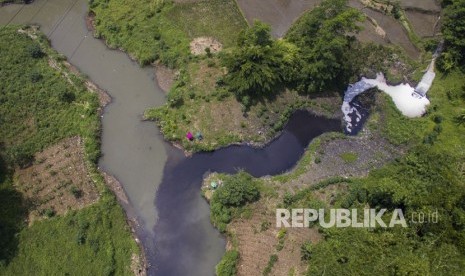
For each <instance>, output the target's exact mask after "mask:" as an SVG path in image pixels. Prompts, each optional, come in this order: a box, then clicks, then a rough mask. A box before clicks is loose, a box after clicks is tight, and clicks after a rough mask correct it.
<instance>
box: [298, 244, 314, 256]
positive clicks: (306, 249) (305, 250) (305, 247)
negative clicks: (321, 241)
mask: <svg viewBox="0 0 465 276" xmlns="http://www.w3.org/2000/svg"><path fill="white" fill-rule="evenodd" d="M312 250H313V244H312V242H311V241H307V242H304V243H303V244H302V246H301V247H300V256H301V257H300V258H301V260H302V261H309V260H310V259H311V258H312Z"/></svg>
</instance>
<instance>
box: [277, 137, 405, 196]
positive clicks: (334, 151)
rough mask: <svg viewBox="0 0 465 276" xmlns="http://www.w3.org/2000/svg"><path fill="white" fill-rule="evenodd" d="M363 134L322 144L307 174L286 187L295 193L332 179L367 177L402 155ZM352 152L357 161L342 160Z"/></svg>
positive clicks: (383, 143) (380, 139)
mask: <svg viewBox="0 0 465 276" xmlns="http://www.w3.org/2000/svg"><path fill="white" fill-rule="evenodd" d="M364 131H365V133H362V134H359V136H356V137H352V136H347V137H346V138H344V139H336V140H330V141H326V142H323V143H322V145H320V148H319V149H318V150H317V152H316V153H315V155H314V162H312V163H311V164H309V165H308V167H307V169H306V170H305V171H306V172H305V173H304V174H302V175H301V176H299V177H298V178H297V179H295V180H292V181H290V182H288V183H286V185H285V186H286V187H288V188H289V189H292V190H300V189H302V188H305V187H308V186H309V185H312V184H315V183H318V182H320V181H322V180H324V179H327V178H331V177H337V176H338V177H347V178H352V177H364V176H366V175H367V174H368V173H369V172H370V171H371V170H373V169H376V168H379V167H381V166H383V165H384V164H386V163H387V162H389V161H392V160H393V159H394V158H395V157H397V156H398V155H399V151H400V149H398V148H396V147H394V146H392V145H391V144H390V143H389V142H388V141H386V140H384V139H383V138H381V137H374V136H372V135H370V134H369V133H366V130H364ZM349 152H350V153H353V154H355V155H356V156H357V160H356V161H355V162H346V161H345V160H344V159H343V158H342V157H341V156H342V155H343V154H344V153H349ZM315 160H318V161H317V162H315Z"/></svg>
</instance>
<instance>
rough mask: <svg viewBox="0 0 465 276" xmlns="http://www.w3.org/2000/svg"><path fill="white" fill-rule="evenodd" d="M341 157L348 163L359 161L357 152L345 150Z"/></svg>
mask: <svg viewBox="0 0 465 276" xmlns="http://www.w3.org/2000/svg"><path fill="white" fill-rule="evenodd" d="M341 159H342V160H344V162H346V163H354V162H356V161H357V159H358V156H357V153H355V152H344V153H342V154H341Z"/></svg>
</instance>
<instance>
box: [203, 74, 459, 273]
mask: <svg viewBox="0 0 465 276" xmlns="http://www.w3.org/2000/svg"><path fill="white" fill-rule="evenodd" d="M462 77H463V73H460V72H454V73H453V74H451V75H448V76H444V77H443V78H439V79H438V80H437V81H436V82H435V83H434V85H433V88H432V89H431V91H430V99H431V101H432V103H433V104H435V105H436V108H435V109H434V111H433V110H431V111H430V113H428V114H427V115H426V116H425V117H423V118H417V119H407V118H405V117H403V116H402V115H401V114H400V112H399V111H397V110H396V108H395V106H394V104H393V103H392V100H390V98H389V97H388V96H386V95H383V94H376V95H375V96H374V97H375V98H376V101H375V104H373V105H371V107H372V109H371V110H370V113H371V116H370V118H369V120H368V122H367V123H366V127H365V129H364V130H363V131H362V133H361V134H359V135H358V136H355V137H341V136H338V135H332V134H325V135H322V136H320V137H319V138H317V139H315V140H313V142H312V143H311V144H310V145H309V147H308V149H307V150H306V153H305V155H304V157H303V158H302V159H301V161H300V163H299V164H297V165H296V167H295V168H294V169H293V170H292V171H290V172H287V173H285V174H283V175H278V176H273V177H264V178H256V179H254V180H253V181H258V182H259V183H260V184H259V185H258V187H259V190H260V198H259V200H258V201H256V202H250V203H247V204H245V205H243V206H240V207H237V208H233V209H232V210H230V214H231V216H232V218H231V221H230V222H229V223H228V224H227V226H226V227H225V228H221V229H223V231H225V235H226V237H227V239H228V246H227V250H228V252H229V254H228V253H227V254H226V255H225V257H224V258H225V259H224V261H222V262H221V266H220V267H217V269H224V267H225V264H227V265H228V268H229V269H230V271H235V273H237V275H259V274H269V275H286V274H291V275H302V274H305V273H309V272H312V273H315V274H320V273H323V272H325V271H326V272H328V271H330V272H331V274H334V275H336V274H340V273H344V271H347V269H348V268H347V266H348V265H349V266H350V269H352V270H354V271H360V269H363V271H370V273H371V272H376V273H378V274H380V275H386V274H385V271H386V267H391V266H395V267H398V268H399V267H400V268H401V269H404V270H406V271H410V272H418V271H421V272H422V274H425V273H432V274H435V273H436V272H440V271H442V269H439V268H437V267H435V266H434V265H433V266H430V265H428V266H426V267H423V268H422V266H415V267H413V268H409V266H405V265H404V262H403V261H402V260H403V259H408V260H409V262H415V263H418V262H420V263H423V264H434V263H435V260H436V258H437V255H436V252H437V250H438V249H437V247H436V246H434V247H428V246H427V245H426V244H427V243H428V242H429V241H428V240H426V241H425V240H424V239H423V238H422V237H423V234H424V233H423V232H422V233H419V232H418V231H426V232H428V235H432V238H433V239H437V238H439V237H441V236H442V235H444V231H443V229H445V228H448V227H450V226H451V225H450V223H454V222H451V221H450V220H449V218H450V219H452V217H454V212H460V213H463V212H465V210H463V208H461V207H458V208H452V209H453V211H452V209H447V208H446V209H444V207H442V206H443V205H441V204H442V203H440V202H442V201H443V200H444V201H447V200H450V199H452V198H462V197H463V183H464V182H463V179H464V177H465V175H464V174H463V160H464V158H465V155H464V153H465V145H464V144H463V143H462V142H459V141H458V140H457V139H459V137H461V135H463V134H462V132H464V131H465V129H464V127H463V125H457V123H456V119H454V118H457V116H458V114H460V110H461V107H460V106H461V105H462V103H463V98H462V99H460V98H459V95H461V94H463V93H462V92H463V91H461V90H460V89H459V90H454V89H453V88H454V87H458V86H457V84H458V83H459V80H460V79H461V78H462ZM451 88H452V89H453V91H455V92H447V91H451V90H450V89H451ZM450 93H452V94H453V95H452V94H450ZM448 94H449V95H448ZM454 95H455V96H454ZM364 97H366V96H364ZM449 99H451V100H449ZM432 134H434V135H432ZM432 136H434V137H435V138H434V139H433V140H431V138H430V137H432ZM425 156H429V158H428V157H425ZM446 160H449V161H446ZM444 162H445V163H444ZM449 162H452V163H449ZM447 163H449V165H448V164H447ZM426 168H427V169H426ZM446 175H447V177H446V178H443V177H445V176H446ZM237 177H239V176H238V175H232V176H230V175H227V174H217V173H214V174H209V175H208V176H206V177H205V178H204V182H203V185H202V194H203V195H204V196H205V197H206V198H207V200H208V201H210V203H211V198H212V195H214V193H216V192H218V190H219V189H222V186H223V185H224V184H225V182H227V181H231V179H235V178H237ZM412 179H417V180H418V181H414V180H412ZM420 179H421V180H420ZM439 179H443V180H439ZM445 179H447V180H445ZM212 183H215V185H214V186H215V188H212ZM437 185H439V186H440V187H438V186H437ZM449 185H452V187H450V186H449ZM446 186H447V187H449V188H446ZM424 189H427V190H428V192H426V191H425V190H424ZM430 189H433V190H435V191H436V192H435V193H433V194H432V193H431V192H429V190H430ZM451 189H452V190H451ZM421 191H425V192H421ZM439 191H442V192H441V193H442V194H441V199H440V200H439V201H440V202H437V200H438V196H437V194H436V193H438V192H439ZM459 191H460V192H459ZM457 192H459V193H460V196H458V197H456V196H455V195H454V194H456V193H457ZM419 193H420V195H421V197H419ZM386 199H387V200H386ZM409 202H412V203H409ZM389 204H393V205H394V206H403V208H404V209H403V210H404V215H405V217H406V218H407V217H409V216H410V214H412V212H413V213H414V212H418V211H419V210H420V209H421V210H425V209H423V208H426V210H439V213H440V214H441V216H445V217H446V219H445V220H442V221H441V222H440V224H441V226H439V228H435V227H433V228H430V227H427V229H425V228H423V227H422V225H415V224H411V221H408V222H407V223H408V227H407V228H403V229H398V228H394V229H383V231H372V230H368V231H367V230H365V229H363V228H350V227H349V228H322V227H321V226H319V225H318V224H311V225H310V227H309V228H307V227H305V228H284V227H281V228H278V227H276V210H277V208H287V209H292V208H313V209H319V208H324V209H326V210H327V209H329V208H349V209H350V208H356V209H357V210H359V211H361V210H363V209H364V208H367V206H368V207H371V208H374V207H375V206H376V207H377V208H386V207H387V206H392V205H389ZM404 204H405V205H404ZM417 204H418V205H417ZM212 208H213V207H212ZM398 208H399V207H398ZM216 220H217V219H216V218H215V219H214V218H213V217H212V222H213V223H215V222H216ZM452 220H454V219H452ZM455 221H456V220H455ZM420 229H421V230H420ZM460 231H461V230H460V229H454V230H452V229H451V230H450V231H447V235H450V236H449V237H450V238H451V240H449V239H440V240H437V243H438V244H437V246H439V247H440V248H444V247H452V248H451V249H452V250H451V251H450V253H451V255H450V258H449V257H448V258H447V259H442V261H443V262H446V263H450V264H452V263H460V264H464V262H465V257H464V254H463V252H462V251H461V250H460V249H459V247H460V245H458V246H457V245H456V244H457V243H460V242H461V239H460V238H458V237H456V238H455V235H457V234H458V233H460ZM384 233H387V234H384ZM386 235H388V236H389V237H390V240H392V239H394V240H395V241H398V242H401V241H403V240H405V241H407V240H408V241H410V242H411V243H413V245H412V244H411V243H403V242H402V243H400V244H402V246H400V247H399V246H397V245H399V243H397V242H396V243H392V242H389V243H388V244H386V243H385V242H384V238H386ZM258 241H260V242H258ZM353 247H355V249H354V248H353ZM377 248H379V249H377ZM370 250H372V251H373V252H372V253H373V254H370V256H376V257H367V255H366V252H367V251H370ZM231 252H236V253H235V254H237V257H235V258H234V259H231V258H230V256H231V254H232V253H231ZM370 252H371V251H370ZM405 252H409V253H405ZM378 254H379V255H380V256H378ZM396 256H397V257H396ZM419 256H421V261H420V260H419V259H418V257H419ZM425 256H426V258H427V259H426V260H424V259H423V258H424V257H425ZM342 257H344V258H347V259H348V260H349V261H348V263H346V262H342V263H341V262H340V258H342ZM368 258H369V259H370V262H363V263H362V262H358V261H356V260H360V259H362V260H366V259H368ZM386 258H390V259H391V260H392V263H391V264H388V265H386V263H385V259H386ZM328 263H330V264H331V266H330V267H329V266H327V264H328ZM380 266H381V267H382V270H379V267H380ZM452 271H455V270H454V268H453V266H451V267H450V270H449V272H450V273H452Z"/></svg>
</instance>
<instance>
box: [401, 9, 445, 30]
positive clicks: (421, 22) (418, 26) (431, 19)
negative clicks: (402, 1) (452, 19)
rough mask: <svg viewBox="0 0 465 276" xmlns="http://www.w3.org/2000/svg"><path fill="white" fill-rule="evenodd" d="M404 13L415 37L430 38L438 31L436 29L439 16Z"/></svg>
mask: <svg viewBox="0 0 465 276" xmlns="http://www.w3.org/2000/svg"><path fill="white" fill-rule="evenodd" d="M405 13H406V15H407V18H408V21H409V22H410V24H411V25H412V27H413V30H414V32H415V33H416V34H417V35H419V36H421V37H432V36H435V35H436V32H437V31H438V30H439V28H437V27H438V26H437V25H438V20H439V15H434V14H426V13H422V12H417V11H413V10H407V11H406V12H405Z"/></svg>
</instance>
